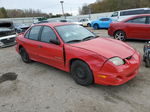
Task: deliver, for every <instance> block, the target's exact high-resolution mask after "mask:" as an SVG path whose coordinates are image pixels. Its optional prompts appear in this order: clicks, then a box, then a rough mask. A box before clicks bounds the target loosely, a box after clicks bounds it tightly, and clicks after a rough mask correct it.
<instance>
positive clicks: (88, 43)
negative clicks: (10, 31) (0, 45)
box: [16, 23, 140, 86]
mask: <svg viewBox="0 0 150 112" xmlns="http://www.w3.org/2000/svg"><path fill="white" fill-rule="evenodd" d="M16 40H17V45H16V50H17V52H18V53H19V54H20V55H21V57H22V60H23V61H24V62H25V63H30V62H31V61H32V60H34V61H38V62H41V63H45V64H48V65H50V66H53V67H56V68H58V69H61V70H63V71H66V72H70V73H71V76H72V77H73V79H74V80H75V82H76V83H78V84H80V85H83V86H87V85H90V84H92V83H96V84H103V85H121V84H124V83H126V82H127V81H129V80H131V79H133V78H134V77H135V76H136V75H137V73H138V70H139V66H140V55H139V53H138V52H137V51H136V50H134V49H133V48H131V47H130V46H129V45H127V44H125V43H123V42H121V41H118V40H114V39H109V38H99V37H97V36H96V35H94V34H93V33H92V32H90V31H88V30H87V29H86V28H84V27H82V26H80V25H76V24H72V23H47V24H39V25H34V26H32V27H31V28H30V29H28V31H27V32H26V33H25V34H23V35H20V36H19V37H17V39H16Z"/></svg>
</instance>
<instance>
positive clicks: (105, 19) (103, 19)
mask: <svg viewBox="0 0 150 112" xmlns="http://www.w3.org/2000/svg"><path fill="white" fill-rule="evenodd" d="M109 20H110V19H109V18H102V19H100V21H109Z"/></svg>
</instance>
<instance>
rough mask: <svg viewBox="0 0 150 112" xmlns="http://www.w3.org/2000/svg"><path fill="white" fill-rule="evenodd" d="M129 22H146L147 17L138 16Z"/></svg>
mask: <svg viewBox="0 0 150 112" xmlns="http://www.w3.org/2000/svg"><path fill="white" fill-rule="evenodd" d="M127 23H137V24H146V17H138V18H134V19H131V20H129V21H127Z"/></svg>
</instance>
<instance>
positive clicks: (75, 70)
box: [71, 61, 94, 86]
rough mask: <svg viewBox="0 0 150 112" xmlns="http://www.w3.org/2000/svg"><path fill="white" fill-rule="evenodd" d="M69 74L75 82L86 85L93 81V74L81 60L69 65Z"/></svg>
mask: <svg viewBox="0 0 150 112" xmlns="http://www.w3.org/2000/svg"><path fill="white" fill-rule="evenodd" d="M71 75H72V77H73V79H74V80H75V82H76V83H77V84H80V85H82V86H88V85H91V84H92V83H93V80H94V79H93V74H92V71H91V70H90V68H89V66H88V65H87V64H86V63H84V62H83V61H75V62H73V63H72V65H71Z"/></svg>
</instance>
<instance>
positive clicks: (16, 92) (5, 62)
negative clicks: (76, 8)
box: [0, 30, 150, 112]
mask: <svg viewBox="0 0 150 112" xmlns="http://www.w3.org/2000/svg"><path fill="white" fill-rule="evenodd" d="M94 32H96V33H97V34H98V35H100V36H103V37H109V36H108V35H107V30H97V31H94ZM127 43H129V44H130V45H131V46H133V47H134V48H135V49H137V50H138V51H139V52H140V53H141V55H142V53H143V51H142V49H143V45H144V43H145V42H144V41H142V42H141V41H127ZM8 72H14V73H16V74H18V80H16V81H12V82H11V81H8V82H4V83H1V84H0V112H150V69H148V68H145V67H144V63H143V62H142V64H141V68H140V72H139V74H138V75H137V77H135V78H134V79H133V80H131V81H129V82H128V83H126V84H124V85H121V86H102V85H91V86H89V87H83V86H80V85H77V84H76V83H75V82H74V81H73V80H72V78H71V77H70V75H69V73H66V72H63V71H60V70H58V69H55V68H53V67H50V66H48V65H45V64H41V63H38V62H34V63H31V64H25V63H23V62H22V60H21V58H20V56H19V55H18V54H17V53H16V52H15V47H8V48H4V49H0V75H2V74H4V73H8Z"/></svg>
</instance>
